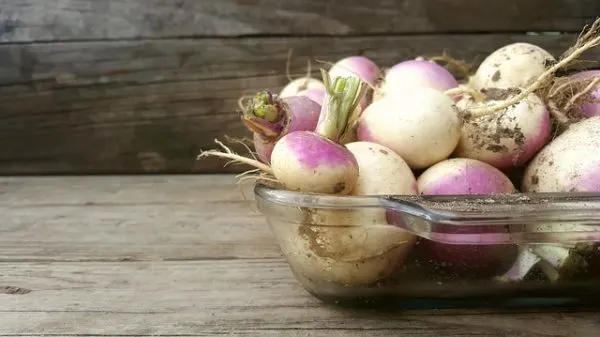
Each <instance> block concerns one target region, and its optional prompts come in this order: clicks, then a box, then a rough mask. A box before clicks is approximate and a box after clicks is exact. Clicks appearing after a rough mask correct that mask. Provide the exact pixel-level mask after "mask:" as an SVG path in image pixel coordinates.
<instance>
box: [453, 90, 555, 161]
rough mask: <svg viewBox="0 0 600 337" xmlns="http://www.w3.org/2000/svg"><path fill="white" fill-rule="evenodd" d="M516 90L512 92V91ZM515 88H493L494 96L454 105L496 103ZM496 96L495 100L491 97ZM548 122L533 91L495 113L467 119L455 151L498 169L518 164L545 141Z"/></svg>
mask: <svg viewBox="0 0 600 337" xmlns="http://www.w3.org/2000/svg"><path fill="white" fill-rule="evenodd" d="M515 91H516V92H515ZM518 92H519V91H518V90H496V91H495V95H496V97H494V96H493V95H492V91H490V93H489V95H490V97H489V99H488V100H487V101H484V102H477V101H475V100H473V99H472V98H470V97H465V98H463V99H462V100H461V101H460V102H459V103H458V104H457V106H458V107H459V109H461V110H463V111H469V109H471V108H473V107H485V106H489V105H492V104H498V103H500V102H502V101H503V100H506V99H507V98H510V97H511V96H514V95H516V94H517V93H518ZM494 98H496V100H494ZM551 129H552V122H551V119H550V114H549V112H548V109H547V108H546V106H545V105H544V102H542V100H541V99H540V98H539V97H538V96H537V95H535V94H529V96H528V97H527V98H526V99H523V100H521V101H519V102H518V103H516V104H514V105H511V106H509V107H507V108H505V109H504V110H503V111H501V112H500V113H497V114H491V115H485V116H482V117H478V118H470V119H467V120H466V121H465V123H464V125H463V127H462V130H461V134H460V141H459V143H458V146H457V147H456V151H455V154H456V156H458V157H464V158H472V159H477V160H480V161H483V162H486V163H488V164H490V165H493V166H495V167H496V168H499V169H501V170H505V169H509V168H512V167H520V166H522V165H523V164H524V163H526V162H527V161H528V160H530V159H531V158H532V156H533V155H535V153H537V151H539V150H540V149H541V148H542V147H543V146H544V145H545V144H546V142H547V141H548V139H549V137H550V134H551Z"/></svg>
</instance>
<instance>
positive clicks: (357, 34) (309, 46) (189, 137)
mask: <svg viewBox="0 0 600 337" xmlns="http://www.w3.org/2000/svg"><path fill="white" fill-rule="evenodd" d="M597 16H600V1H598V0H503V1H481V0H370V1H364V0H328V1H318V0H218V1H216V0H61V1H49V0H0V118H1V122H0V174H40V173H86V174H92V173H140V172H164V173H167V172H184V173H185V172H224V171H227V172H233V171H240V170H241V169H242V168H241V167H239V166H230V167H228V168H225V169H223V168H222V165H223V162H222V161H219V160H216V159H215V160H203V161H196V160H195V155H196V154H197V152H198V150H199V149H201V148H203V149H206V148H212V147H213V146H214V143H213V139H214V138H216V137H219V138H221V137H222V136H223V134H224V133H227V134H228V135H231V136H237V137H240V136H247V135H248V133H247V132H246V131H245V129H244V128H243V127H242V125H241V124H240V123H239V122H238V114H237V112H236V100H237V99H238V97H240V96H241V95H243V94H248V93H252V92H254V91H256V90H258V89H262V88H272V89H275V90H278V89H280V88H281V87H282V86H283V85H284V84H285V83H286V81H287V79H286V75H285V66H286V60H287V57H288V52H289V50H292V51H293V56H294V57H293V58H292V62H291V72H292V75H293V76H300V75H301V74H303V73H304V72H305V66H306V61H307V59H309V58H310V59H320V60H326V61H331V62H334V61H336V60H338V59H339V58H342V57H344V56H348V55H352V54H363V55H366V56H368V57H371V58H372V59H373V60H375V61H376V62H377V63H378V64H380V65H381V66H384V67H385V66H390V65H392V64H393V63H396V62H398V61H400V60H402V59H406V58H412V57H415V56H417V55H438V54H441V53H442V51H443V50H445V49H446V50H448V51H449V52H450V55H452V56H454V57H457V58H461V59H465V60H468V61H472V62H475V63H477V60H481V59H482V57H483V56H484V55H485V54H487V53H489V52H491V51H493V50H494V49H496V48H498V47H500V46H502V45H504V44H507V43H511V42H515V41H528V42H532V43H536V44H539V45H540V46H542V47H545V48H547V49H548V50H549V51H550V52H552V53H554V54H556V55H558V54H560V53H561V52H562V51H563V50H564V49H566V48H567V47H568V46H569V45H570V44H571V43H572V42H573V41H574V39H575V38H576V36H577V32H578V31H580V30H581V28H582V27H583V26H584V25H585V24H587V23H590V22H591V21H592V20H593V19H594V18H595V17H597ZM528 32H534V33H528ZM547 32H551V33H547ZM585 57H586V58H587V59H600V51H599V50H598V49H596V50H595V51H592V52H590V53H588V54H586V55H585ZM315 74H316V73H315Z"/></svg>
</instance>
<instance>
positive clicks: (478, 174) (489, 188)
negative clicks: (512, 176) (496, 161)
mask: <svg viewBox="0 0 600 337" xmlns="http://www.w3.org/2000/svg"><path fill="white" fill-rule="evenodd" d="M440 178H441V179H438V180H435V181H432V182H430V183H428V184H426V185H425V187H423V188H422V189H421V191H420V192H421V194H425V195H451V194H493V193H501V192H506V193H508V192H512V191H514V188H513V185H512V183H511V182H510V180H509V179H508V178H507V177H506V176H505V175H504V174H503V173H502V172H499V171H497V170H495V169H493V170H492V169H491V167H490V166H487V165H484V164H480V163H468V164H467V165H464V166H463V167H462V170H460V171H459V172H458V173H457V174H455V175H453V176H444V177H440Z"/></svg>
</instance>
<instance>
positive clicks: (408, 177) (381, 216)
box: [274, 142, 417, 285]
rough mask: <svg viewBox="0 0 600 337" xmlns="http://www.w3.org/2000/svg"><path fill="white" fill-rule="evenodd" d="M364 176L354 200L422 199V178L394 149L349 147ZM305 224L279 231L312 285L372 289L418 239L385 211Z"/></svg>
mask: <svg viewBox="0 0 600 337" xmlns="http://www.w3.org/2000/svg"><path fill="white" fill-rule="evenodd" d="M346 147H347V148H348V149H349V150H350V152H352V154H353V155H354V157H355V158H356V160H357V161H358V167H359V171H360V175H359V177H358V180H357V182H356V185H355V187H354V189H353V190H352V192H351V193H350V195H382V194H403V195H406V194H416V192H417V190H416V179H415V176H414V175H413V173H412V171H411V170H410V168H409V167H408V165H407V164H406V162H405V161H404V160H403V159H402V158H401V157H400V156H399V155H397V154H396V153H394V152H393V151H392V150H391V149H389V148H387V147H385V146H382V145H379V144H375V143H370V142H354V143H349V144H346ZM306 214H307V216H306V217H307V221H305V224H304V225H300V226H289V225H288V224H286V225H282V226H279V227H277V228H274V230H275V232H276V235H277V236H278V237H279V238H280V242H282V243H283V245H282V246H283V250H284V251H285V252H286V256H287V257H288V259H289V260H290V262H291V264H292V265H293V266H294V269H295V272H296V273H298V274H300V275H302V276H303V277H305V278H308V279H310V280H311V281H319V282H335V283H340V284H343V285H360V284H362V285H364V284H372V283H374V282H376V281H378V280H381V279H383V278H385V277H386V276H388V275H389V274H390V273H392V272H393V271H394V270H395V269H396V268H397V267H399V266H401V265H402V262H403V261H404V260H405V258H406V257H407V254H408V251H409V250H410V248H411V247H412V246H413V244H414V242H415V239H416V237H415V236H414V235H413V234H411V233H409V232H407V231H404V230H402V229H400V228H398V227H395V226H391V225H388V224H387V220H386V211H385V210H384V209H360V210H326V209H314V210H311V211H307V212H306Z"/></svg>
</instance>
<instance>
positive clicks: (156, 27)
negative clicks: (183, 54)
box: [0, 0, 600, 42]
mask: <svg viewBox="0 0 600 337" xmlns="http://www.w3.org/2000/svg"><path fill="white" fill-rule="evenodd" d="M598 15H600V5H599V4H598V2H597V1H595V0H523V1H521V0H505V1H477V0H460V1H457V0H452V1H451V0H375V1H369V2H365V1H363V0H345V1H336V0H328V1H314V0H283V1H282V0H261V1H249V0H244V1H241V0H219V1H212V0H178V1H168V0H101V1H98V0H62V1H46V0H4V1H3V4H2V15H1V16H0V41H4V42H31V41H67V40H80V41H81V40H90V39H132V38H140V37H141V38H165V37H199V36H213V37H214V36H244V35H302V36H304V35H364V34H398V33H439V32H444V33H448V32H524V31H571V32H573V31H579V30H581V28H582V27H583V26H584V24H585V23H588V22H590V21H591V19H592V18H594V17H595V16H598Z"/></svg>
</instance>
